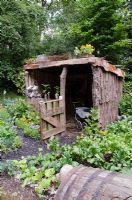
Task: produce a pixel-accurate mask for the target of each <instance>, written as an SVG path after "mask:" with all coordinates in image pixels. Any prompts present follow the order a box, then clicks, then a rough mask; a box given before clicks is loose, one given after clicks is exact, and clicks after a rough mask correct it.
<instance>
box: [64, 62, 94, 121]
mask: <svg viewBox="0 0 132 200" xmlns="http://www.w3.org/2000/svg"><path fill="white" fill-rule="evenodd" d="M92 80H93V78H92V69H91V67H90V65H89V66H88V64H87V65H79V66H72V67H71V68H70V67H69V68H68V74H67V79H66V116H67V119H68V118H70V117H71V116H73V114H74V106H85V107H89V108H91V107H92V106H93V101H92Z"/></svg>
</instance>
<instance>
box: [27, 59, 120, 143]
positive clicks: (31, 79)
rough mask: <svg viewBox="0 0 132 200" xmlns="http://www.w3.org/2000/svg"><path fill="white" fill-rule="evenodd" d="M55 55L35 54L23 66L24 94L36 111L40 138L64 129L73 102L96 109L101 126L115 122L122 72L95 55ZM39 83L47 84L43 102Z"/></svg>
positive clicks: (71, 113) (71, 112)
mask: <svg viewBox="0 0 132 200" xmlns="http://www.w3.org/2000/svg"><path fill="white" fill-rule="evenodd" d="M55 58H56V57H50V58H45V57H41V58H40V57H39V58H38V59H36V60H35V61H34V62H31V63H28V64H26V65H25V66H24V67H25V83H26V95H27V98H28V101H29V102H30V103H32V104H33V105H34V106H35V108H36V109H37V110H38V111H39V113H40V116H41V133H42V139H46V138H49V137H50V136H52V135H55V134H58V133H61V132H63V131H65V130H66V123H67V119H68V118H69V116H72V115H73V102H81V103H82V105H85V106H87V107H89V108H91V107H96V108H98V110H99V124H100V126H102V127H105V126H106V125H107V124H109V123H111V122H113V121H115V120H116V119H117V117H118V107H119V101H120V97H121V95H122V85H123V78H124V72H123V71H122V70H121V69H118V68H116V67H115V66H114V65H112V64H109V63H108V62H107V61H106V60H104V59H103V58H98V57H95V56H89V57H85V58H76V59H65V60H54V59H55ZM42 84H50V86H51V88H52V90H51V99H50V100H46V101H45V100H44V99H43V98H42V95H40V94H41V93H42ZM54 86H59V87H60V98H59V99H55V91H54Z"/></svg>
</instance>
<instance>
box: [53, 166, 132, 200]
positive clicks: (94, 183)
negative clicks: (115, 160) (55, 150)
mask: <svg viewBox="0 0 132 200" xmlns="http://www.w3.org/2000/svg"><path fill="white" fill-rule="evenodd" d="M73 199H74V200H112V199H113V200H126V199H129V200H132V176H127V175H123V174H121V173H116V172H110V171H106V170H103V169H98V168H92V167H84V166H78V167H75V168H73V169H71V170H70V171H69V172H68V174H66V176H63V179H62V182H61V185H60V187H59V189H58V191H57V194H56V196H55V200H73Z"/></svg>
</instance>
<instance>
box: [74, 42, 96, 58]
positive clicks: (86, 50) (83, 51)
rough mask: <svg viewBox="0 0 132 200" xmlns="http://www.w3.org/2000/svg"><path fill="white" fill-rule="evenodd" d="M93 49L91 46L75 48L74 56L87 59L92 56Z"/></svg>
mask: <svg viewBox="0 0 132 200" xmlns="http://www.w3.org/2000/svg"><path fill="white" fill-rule="evenodd" d="M94 50H95V48H94V47H93V46H92V45H91V44H86V45H81V46H80V47H79V48H78V47H75V50H74V54H75V56H81V57H88V56H89V55H92V54H93V52H94Z"/></svg>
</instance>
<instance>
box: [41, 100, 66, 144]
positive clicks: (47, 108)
mask: <svg viewBox="0 0 132 200" xmlns="http://www.w3.org/2000/svg"><path fill="white" fill-rule="evenodd" d="M39 108H40V117H41V124H40V129H41V135H42V139H43V140H44V139H47V138H49V137H51V136H53V135H56V134H58V133H61V132H63V131H65V127H66V124H65V117H64V103H63V100H59V99H57V100H50V101H46V102H44V101H41V102H39Z"/></svg>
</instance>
